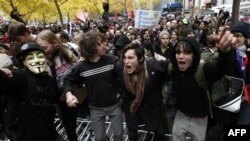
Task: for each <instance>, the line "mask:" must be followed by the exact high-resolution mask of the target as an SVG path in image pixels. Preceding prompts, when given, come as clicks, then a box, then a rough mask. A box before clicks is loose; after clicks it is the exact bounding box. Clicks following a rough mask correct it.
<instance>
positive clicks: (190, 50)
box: [171, 31, 234, 141]
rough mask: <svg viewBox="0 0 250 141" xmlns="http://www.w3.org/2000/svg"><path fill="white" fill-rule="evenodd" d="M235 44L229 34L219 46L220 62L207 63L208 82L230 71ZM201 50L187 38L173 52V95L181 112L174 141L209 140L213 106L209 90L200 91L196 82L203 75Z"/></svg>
mask: <svg viewBox="0 0 250 141" xmlns="http://www.w3.org/2000/svg"><path fill="white" fill-rule="evenodd" d="M220 36H222V35H220ZM233 41H234V37H233V35H232V34H231V33H230V32H229V31H226V32H225V34H224V35H223V36H222V38H221V40H219V43H218V46H219V47H218V51H219V59H218V62H217V63H211V62H207V63H205V64H204V65H203V68H202V70H203V71H204V75H205V79H206V81H207V82H209V83H212V82H213V81H216V80H218V79H220V78H221V77H222V76H223V74H225V73H226V72H227V70H228V68H230V65H231V63H232V62H233V60H234V57H233V53H232V49H231V45H232V43H233ZM200 46H201V45H200V44H199V43H198V42H197V41H196V40H195V38H193V37H187V38H183V39H181V40H180V41H179V42H178V43H177V44H176V46H175V48H174V49H173V52H172V56H171V63H172V71H171V78H172V81H173V84H172V92H173V94H174V95H176V97H177V112H176V115H175V120H174V125H173V131H172V133H173V140H174V141H183V140H185V138H186V137H187V136H191V138H192V140H193V141H203V140H205V136H206V129H207V119H208V115H209V109H210V110H211V107H210V106H211V105H210V104H209V101H208V97H207V94H206V92H205V90H204V89H203V88H202V87H199V85H198V83H199V82H196V78H195V72H196V71H199V70H198V66H199V63H200V53H201V50H200V48H201V47H200ZM200 71H201V70H200Z"/></svg>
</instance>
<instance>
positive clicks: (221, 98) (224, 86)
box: [195, 52, 245, 113]
mask: <svg viewBox="0 0 250 141" xmlns="http://www.w3.org/2000/svg"><path fill="white" fill-rule="evenodd" d="M217 58H218V53H217V52H216V53H202V54H201V63H200V64H199V66H198V69H197V72H196V74H195V78H196V80H197V82H199V83H198V84H199V86H200V87H202V88H203V89H205V90H206V93H207V95H208V97H209V100H210V103H211V105H212V106H215V107H217V108H219V109H222V110H226V111H229V112H234V113H236V112H239V110H240V105H241V99H242V95H243V90H244V85H245V81H244V80H243V79H242V78H236V77H232V76H228V75H224V76H223V77H222V78H221V79H219V80H217V81H215V82H213V83H212V84H208V82H206V79H205V76H204V72H203V65H204V63H205V62H213V61H216V59H217ZM209 86H210V87H209ZM208 87H209V88H208ZM211 105H210V107H211Z"/></svg>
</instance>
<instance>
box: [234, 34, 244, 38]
mask: <svg viewBox="0 0 250 141" xmlns="http://www.w3.org/2000/svg"><path fill="white" fill-rule="evenodd" d="M233 36H234V37H236V38H240V37H244V35H243V34H238V33H236V34H233Z"/></svg>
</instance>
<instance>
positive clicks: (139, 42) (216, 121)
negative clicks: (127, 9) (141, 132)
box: [0, 11, 250, 141]
mask: <svg viewBox="0 0 250 141" xmlns="http://www.w3.org/2000/svg"><path fill="white" fill-rule="evenodd" d="M60 29H61V30H54V29H52V28H45V29H39V30H35V29H34V28H32V29H31V28H30V27H28V26H27V25H25V24H24V23H19V22H12V23H10V25H8V26H7V27H5V34H4V37H2V41H1V43H0V83H1V86H0V104H1V106H0V110H1V111H0V120H1V121H0V122H1V132H3V133H4V134H5V135H6V136H7V137H8V138H9V139H10V140H11V141H60V140H62V138H61V137H60V135H58V133H57V132H56V129H55V125H54V118H55V117H56V116H58V117H59V118H60V119H61V120H62V123H63V126H64V128H65V130H66V133H67V136H68V140H69V141H77V134H76V119H77V117H78V116H80V117H89V119H90V121H91V126H92V128H93V131H94V134H95V139H96V141H105V140H107V138H106V132H105V121H106V120H107V119H108V120H109V121H110V122H111V128H112V130H113V131H114V136H113V140H114V141H122V140H123V121H125V122H126V125H127V129H128V135H129V140H130V141H137V140H138V129H139V125H141V124H144V125H145V130H146V131H148V132H153V133H154V140H155V141H165V140H166V136H165V134H166V133H169V134H171V135H172V140H173V141H185V139H186V137H187V136H188V137H190V138H191V140H192V141H205V140H206V141H211V140H212V141H223V140H224V139H223V138H224V134H223V132H224V130H223V128H224V125H242V124H243V125H249V124H250V118H249V117H250V87H249V82H250V76H249V75H250V74H249V71H250V66H249V65H250V62H249V61H248V57H250V53H249V51H250V49H249V48H250V42H249V39H250V24H249V23H247V22H244V21H240V22H238V23H236V24H235V25H231V22H230V15H229V13H228V12H227V11H225V12H223V11H222V12H221V13H220V14H219V16H218V17H211V16H210V17H209V18H208V16H205V17H203V16H201V17H195V18H192V19H191V18H187V17H181V16H180V17H178V18H173V17H168V16H166V15H162V17H161V19H160V21H159V23H158V25H156V26H155V27H148V28H145V29H137V28H135V23H134V21H133V19H129V20H117V21H112V22H109V23H104V22H99V23H98V22H95V21H92V20H89V21H86V22H85V23H84V24H83V26H81V27H80V28H79V29H78V30H74V32H73V33H72V34H69V32H68V31H67V29H65V30H64V29H63V28H60ZM3 30H4V29H3ZM203 53H211V54H214V53H217V54H218V58H217V59H216V61H213V62H211V61H205V62H204V61H201V60H202V54H203ZM202 63H203V65H202V67H201V69H199V68H200V66H201V65H200V64H202ZM201 70H202V72H204V76H205V79H206V81H207V82H208V84H212V83H213V82H215V81H217V80H219V79H220V78H222V77H223V76H224V75H230V76H234V77H237V78H241V79H243V80H244V81H245V86H244V94H243V96H242V103H241V109H240V111H238V112H236V113H233V112H229V111H225V110H222V109H220V108H218V107H215V106H213V105H212V104H211V101H210V100H209V99H210V97H209V96H208V95H207V94H206V90H205V89H204V88H203V87H200V85H199V82H197V81H196V80H197V79H196V73H197V72H199V71H201ZM76 87H77V88H79V87H80V88H82V89H84V90H85V92H84V93H83V95H86V98H84V101H83V102H82V101H81V102H80V101H79V100H80V98H79V96H77V95H75V93H76ZM62 97H64V100H62V99H63V98H62ZM107 117H108V118H107Z"/></svg>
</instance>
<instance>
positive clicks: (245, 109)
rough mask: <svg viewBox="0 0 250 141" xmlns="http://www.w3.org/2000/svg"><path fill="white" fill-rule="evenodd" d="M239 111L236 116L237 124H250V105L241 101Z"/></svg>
mask: <svg viewBox="0 0 250 141" xmlns="http://www.w3.org/2000/svg"><path fill="white" fill-rule="evenodd" d="M240 108H241V109H240V113H239V118H238V124H240V125H249V124H250V106H249V105H248V103H247V102H246V101H244V102H242V103H241V107H240Z"/></svg>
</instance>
